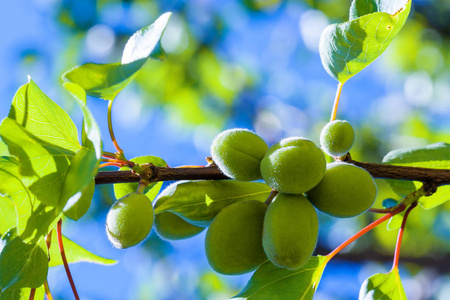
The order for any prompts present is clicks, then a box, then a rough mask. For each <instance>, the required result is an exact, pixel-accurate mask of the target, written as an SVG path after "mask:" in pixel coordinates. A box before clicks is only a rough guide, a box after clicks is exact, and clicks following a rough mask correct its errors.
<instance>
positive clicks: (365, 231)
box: [327, 207, 405, 260]
mask: <svg viewBox="0 0 450 300" xmlns="http://www.w3.org/2000/svg"><path fill="white" fill-rule="evenodd" d="M404 209H405V208H404V207H399V208H398V209H396V210H394V211H392V212H390V213H388V214H386V215H384V216H382V217H381V218H379V219H378V220H376V221H374V222H372V223H370V224H369V225H367V226H366V227H364V228H363V229H361V230H360V231H358V232H357V233H356V234H354V235H353V236H352V237H350V238H349V239H348V240H346V241H345V242H343V243H342V244H340V245H339V246H338V247H337V248H336V249H334V250H333V251H331V252H330V253H329V254H328V255H327V257H328V260H330V259H332V258H333V257H334V256H335V255H336V254H338V253H339V252H340V251H341V250H342V249H344V248H345V247H347V246H348V245H350V244H351V243H353V242H354V241H355V240H357V239H359V238H360V237H362V236H363V235H364V234H366V233H367V232H369V231H370V230H372V229H373V228H375V227H377V226H378V225H380V224H381V223H383V222H384V221H386V220H388V219H389V218H391V217H392V216H394V215H396V214H398V213H399V212H401V211H403V210H404Z"/></svg>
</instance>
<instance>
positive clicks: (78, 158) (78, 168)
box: [61, 83, 102, 219]
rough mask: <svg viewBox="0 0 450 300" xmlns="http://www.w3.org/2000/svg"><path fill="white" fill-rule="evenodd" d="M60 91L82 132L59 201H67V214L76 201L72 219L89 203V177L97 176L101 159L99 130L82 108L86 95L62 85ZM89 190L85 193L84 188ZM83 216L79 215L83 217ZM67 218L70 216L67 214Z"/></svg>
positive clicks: (90, 195) (90, 194)
mask: <svg viewBox="0 0 450 300" xmlns="http://www.w3.org/2000/svg"><path fill="white" fill-rule="evenodd" d="M64 87H65V88H66V89H67V90H68V91H69V93H70V94H71V95H72V96H73V97H74V98H75V100H76V101H77V103H78V105H79V106H80V108H81V111H82V113H83V130H82V143H83V144H82V146H83V147H82V148H81V149H80V151H78V153H77V154H76V155H75V157H74V158H73V160H72V162H71V165H70V168H69V170H68V171H67V174H66V177H65V181H64V186H63V189H62V195H61V198H62V200H63V201H65V200H66V199H68V202H67V204H66V205H65V207H64V210H65V211H67V210H70V209H71V207H73V206H74V205H76V204H77V203H78V202H79V201H81V200H84V201H83V203H80V205H78V206H77V208H76V212H77V213H76V214H75V210H72V217H73V218H75V219H78V218H80V217H81V216H82V215H80V213H81V212H84V213H86V211H87V210H88V209H89V206H87V204H89V205H90V199H92V194H93V187H92V185H93V177H94V176H95V175H96V174H97V171H98V165H99V161H100V158H101V155H102V141H101V137H100V129H99V128H98V125H97V123H96V122H95V119H94V117H93V116H92V113H91V112H90V110H89V109H88V107H87V106H86V93H85V91H84V90H83V89H82V88H81V87H80V86H78V85H76V84H73V83H65V84H64ZM89 185H91V188H90V189H88V186H89ZM84 213H83V214H84ZM69 214H70V213H69Z"/></svg>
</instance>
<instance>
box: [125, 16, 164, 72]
mask: <svg viewBox="0 0 450 300" xmlns="http://www.w3.org/2000/svg"><path fill="white" fill-rule="evenodd" d="M171 15H172V13H171V12H167V13H165V14H162V15H161V16H160V17H159V18H158V19H157V20H156V21H155V22H154V23H153V24H151V25H149V26H147V27H144V28H142V29H140V30H138V31H137V32H136V33H135V34H133V35H132V36H131V38H130V39H129V40H128V42H127V44H126V45H125V48H124V49H123V54H122V64H129V63H131V62H134V61H138V60H141V59H147V58H148V57H151V58H157V59H161V58H162V57H164V50H163V49H162V47H161V42H160V41H161V37H162V35H163V34H164V30H166V26H167V23H169V19H170V17H171Z"/></svg>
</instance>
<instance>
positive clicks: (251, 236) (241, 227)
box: [205, 200, 267, 275]
mask: <svg viewBox="0 0 450 300" xmlns="http://www.w3.org/2000/svg"><path fill="white" fill-rule="evenodd" d="M266 210H267V205H266V204H265V203H263V202H260V201H257V200H249V201H242V202H238V203H234V204H232V205H230V206H227V207H226V208H224V209H223V210H222V211H221V212H220V213H219V214H218V215H217V216H216V217H215V218H214V220H213V221H212V223H211V225H210V226H209V228H208V231H207V232H206V238H205V249H206V257H207V259H208V262H209V264H210V265H211V267H212V268H213V269H214V270H215V271H217V272H218V273H222V274H228V275H237V274H244V273H248V272H251V271H253V270H255V269H256V268H257V267H258V266H259V265H260V264H262V263H263V262H265V261H266V260H267V256H266V254H265V253H264V249H263V247H262V232H263V222H264V215H265V213H266Z"/></svg>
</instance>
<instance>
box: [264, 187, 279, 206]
mask: <svg viewBox="0 0 450 300" xmlns="http://www.w3.org/2000/svg"><path fill="white" fill-rule="evenodd" d="M277 194H278V191H275V190H272V191H271V192H270V194H269V196H268V197H267V199H266V201H265V202H264V203H265V204H267V206H269V205H270V203H272V200H273V198H275V196H276V195H277Z"/></svg>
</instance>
